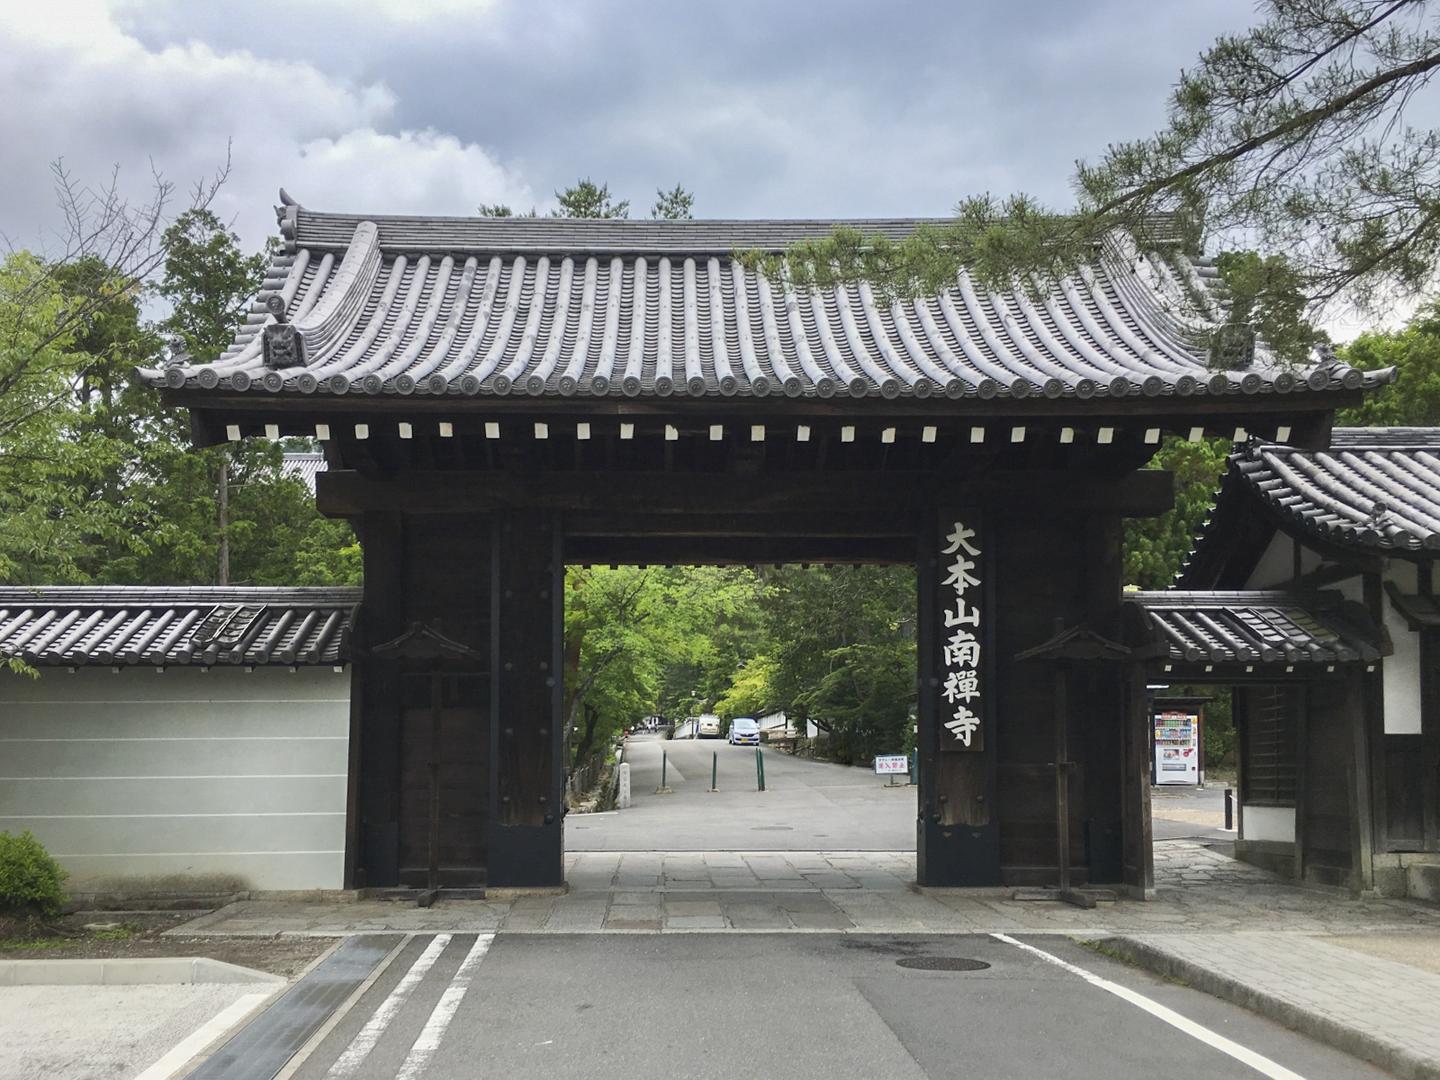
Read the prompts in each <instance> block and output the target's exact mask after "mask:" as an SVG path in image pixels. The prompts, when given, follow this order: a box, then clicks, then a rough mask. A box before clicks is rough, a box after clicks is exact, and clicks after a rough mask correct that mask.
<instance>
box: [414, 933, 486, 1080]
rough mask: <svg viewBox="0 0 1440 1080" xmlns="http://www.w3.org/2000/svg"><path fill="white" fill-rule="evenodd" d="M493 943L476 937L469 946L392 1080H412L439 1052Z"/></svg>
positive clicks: (482, 936)
mask: <svg viewBox="0 0 1440 1080" xmlns="http://www.w3.org/2000/svg"><path fill="white" fill-rule="evenodd" d="M494 940H495V935H494V934H479V935H477V936H476V938H475V944H474V945H472V946H470V951H469V952H468V953H466V954H465V959H464V960H462V961H461V962H460V969H459V970H458V971H456V972H455V977H454V978H453V979H451V980H450V985H449V986H447V987H446V988H445V992H444V993H443V994H441V995H440V1000H439V1001H438V1002H437V1003H436V1005H435V1009H434V1011H433V1012H431V1013H430V1019H429V1020H426V1021H425V1026H424V1028H422V1029H421V1031H420V1034H419V1035H417V1036H416V1037H415V1042H414V1043H413V1044H412V1045H411V1047H410V1053H409V1054H407V1055H406V1057H405V1063H404V1064H403V1065H401V1066H400V1071H399V1072H397V1073H396V1074H395V1080H415V1078H416V1077H418V1076H420V1075H421V1074H422V1073H424V1071H425V1069H426V1067H427V1066H428V1065H429V1064H430V1059H431V1058H432V1057H434V1056H435V1051H436V1050H438V1049H440V1040H441V1039H443V1038H444V1037H445V1029H446V1028H448V1027H449V1026H450V1021H451V1020H453V1019H455V1013H456V1012H457V1011H458V1010H459V1008H460V1003H461V1002H462V1001H464V1000H465V991H467V990H469V989H470V980H471V978H472V977H473V976H474V974H475V969H476V968H477V967H479V966H480V961H481V960H482V959H484V957H485V953H486V952H487V951H488V950H489V948H490V943H491V942H492V941H494Z"/></svg>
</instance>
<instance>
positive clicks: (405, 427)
mask: <svg viewBox="0 0 1440 1080" xmlns="http://www.w3.org/2000/svg"><path fill="white" fill-rule="evenodd" d="M396 427H397V428H398V430H399V432H400V437H401V438H402V439H413V438H414V437H415V428H414V427H413V426H412V425H410V424H408V423H407V422H405V421H404V420H401V421H400V423H399V424H397V425H396Z"/></svg>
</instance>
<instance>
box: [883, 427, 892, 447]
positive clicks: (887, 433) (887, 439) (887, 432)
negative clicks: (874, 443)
mask: <svg viewBox="0 0 1440 1080" xmlns="http://www.w3.org/2000/svg"><path fill="white" fill-rule="evenodd" d="M880 441H881V442H882V443H893V442H894V441H895V429H894V428H893V427H887V428H885V429H884V430H883V431H881V432H880Z"/></svg>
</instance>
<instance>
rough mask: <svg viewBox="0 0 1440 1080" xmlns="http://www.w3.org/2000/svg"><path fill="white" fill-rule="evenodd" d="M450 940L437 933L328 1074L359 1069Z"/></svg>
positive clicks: (448, 936) (336, 1074)
mask: <svg viewBox="0 0 1440 1080" xmlns="http://www.w3.org/2000/svg"><path fill="white" fill-rule="evenodd" d="M449 944H450V935H449V934H436V935H435V938H434V940H433V941H431V942H430V944H429V945H427V946H426V947H425V951H424V952H422V953H421V954H420V955H419V956H417V957H416V958H415V962H414V963H413V964H411V965H410V970H409V971H407V972H405V974H404V976H403V977H401V979H400V981H399V982H398V983H396V984H395V989H393V990H391V991H390V996H389V997H387V998H386V999H385V1000H384V1001H382V1002H381V1003H380V1007H379V1008H378V1009H376V1010H375V1012H374V1013H372V1014H371V1016H370V1019H369V1020H366V1021H365V1026H364V1027H362V1028H361V1029H360V1031H359V1033H358V1034H356V1036H355V1038H354V1039H353V1040H352V1041H351V1043H350V1045H349V1046H347V1047H346V1048H345V1052H344V1053H343V1054H341V1055H340V1056H339V1057H338V1058H336V1059H335V1064H334V1065H331V1066H330V1071H329V1072H328V1073H326V1074H325V1075H326V1076H327V1077H342V1076H353V1075H354V1074H355V1073H356V1072H358V1071H359V1069H360V1066H361V1065H363V1064H364V1063H365V1059H366V1058H367V1057H369V1056H370V1051H371V1050H373V1049H375V1044H376V1043H377V1042H379V1041H380V1036H381V1035H384V1034H385V1029H386V1028H387V1027H389V1026H390V1021H391V1020H393V1019H395V1014H396V1013H397V1012H399V1011H400V1006H402V1005H404V1004H405V1002H406V1001H407V1000H409V998H410V995H411V994H412V993H414V992H415V988H416V987H417V986H419V985H420V980H421V979H423V978H425V976H426V975H427V974H428V973H429V971H430V969H431V968H432V967H434V965H435V961H436V960H438V959H440V954H441V953H443V952H444V951H445V946H447V945H449Z"/></svg>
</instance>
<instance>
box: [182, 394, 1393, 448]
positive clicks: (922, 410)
mask: <svg viewBox="0 0 1440 1080" xmlns="http://www.w3.org/2000/svg"><path fill="white" fill-rule="evenodd" d="M161 393H162V394H163V396H164V400H165V401H166V402H167V403H169V404H171V405H176V406H180V407H183V408H189V409H193V410H199V411H205V412H208V413H212V414H214V415H215V417H216V418H217V419H219V420H220V434H221V435H223V433H224V424H225V423H237V422H246V421H247V420H249V421H253V420H254V419H255V418H258V417H262V416H263V417H264V418H265V419H266V420H268V421H269V422H271V423H274V422H276V421H277V419H280V418H283V417H294V418H296V419H297V420H301V421H302V422H303V419H304V418H307V417H308V418H312V419H311V422H313V418H319V419H320V420H321V421H322V422H324V421H326V420H327V419H329V418H333V417H338V416H346V417H354V418H355V419H359V420H362V421H363V420H364V419H366V418H367V417H375V416H396V415H397V414H399V416H400V418H401V419H405V418H409V417H417V418H418V417H422V416H427V415H429V416H433V417H436V418H437V419H443V420H452V421H457V422H458V421H460V420H461V419H462V418H474V419H479V418H482V417H483V418H488V419H496V418H500V417H504V418H508V421H509V422H512V423H513V422H515V421H521V422H524V423H529V422H530V421H531V420H545V419H557V418H561V417H565V418H573V419H586V418H591V417H613V418H619V417H625V418H627V419H644V418H655V419H666V420H671V421H676V420H678V422H679V423H680V424H683V425H687V426H689V425H703V424H708V423H712V422H713V423H719V422H722V421H728V422H731V423H739V424H747V425H748V424H749V423H752V422H753V423H768V422H775V421H781V422H783V421H784V420H785V419H787V418H800V419H810V420H814V419H817V418H826V417H829V418H833V419H836V420H839V419H844V420H845V421H846V422H847V423H856V424H864V425H867V426H871V425H875V426H878V425H883V424H885V423H887V422H889V421H892V420H896V419H903V418H906V417H910V418H919V417H927V418H935V419H938V420H941V421H943V420H945V419H949V418H963V419H964V420H966V421H967V422H968V421H970V420H976V421H984V422H986V423H991V424H1011V423H1015V424H1029V423H1035V422H1038V421H1046V422H1051V423H1068V424H1073V425H1075V426H1077V427H1080V428H1086V429H1088V428H1093V427H1096V426H1099V425H1101V424H1110V423H1113V422H1115V421H1117V420H1133V418H1135V417H1153V418H1155V419H1156V420H1157V421H1159V422H1160V423H1161V426H1170V427H1173V430H1176V431H1180V430H1184V429H1185V428H1186V427H1188V426H1190V425H1192V424H1204V425H1206V426H1207V427H1209V428H1211V429H1213V430H1215V431H1217V432H1218V431H1221V430H1222V429H1224V428H1225V427H1227V426H1234V425H1235V424H1237V423H1238V425H1239V426H1242V427H1245V428H1247V429H1249V430H1250V431H1251V432H1252V434H1253V433H1257V432H1259V431H1260V430H1262V426H1261V425H1257V424H1254V423H1251V422H1250V421H1253V420H1254V418H1256V417H1260V418H1262V419H1263V420H1264V422H1265V423H1270V422H1272V420H1273V421H1274V422H1278V423H1281V424H1289V425H1291V426H1292V428H1293V427H1297V426H1303V429H1304V436H1305V437H1306V441H1307V443H1308V442H1309V441H1313V440H1316V439H1318V438H1320V437H1321V433H1322V432H1324V430H1325V426H1324V420H1323V419H1322V420H1320V422H1319V423H1307V421H1308V420H1309V419H1310V418H1322V417H1329V416H1330V414H1332V413H1333V412H1334V410H1336V409H1345V408H1353V407H1354V406H1357V405H1359V404H1360V403H1361V402H1362V401H1363V400H1364V398H1365V392H1364V391H1363V390H1333V391H1327V392H1325V393H1323V394H1315V393H1304V394H1293V395H1285V396H1284V397H1276V396H1275V395H1273V394H1235V395H1225V396H1223V397H1209V396H1198V397H1143V396H1142V397H1133V398H1131V397H1126V398H1116V399H1108V398H1107V399H1105V400H1103V401H1102V400H1099V399H1096V400H1094V401H1090V402H1078V403H1077V402H1076V401H1075V400H1073V399H1068V398H1054V399H1050V398H1028V399H1026V400H1025V401H1023V402H1013V401H1001V400H998V399H992V400H988V401H987V400H982V399H980V398H978V397H976V398H959V399H951V398H947V397H943V396H942V397H931V398H909V399H897V400H893V401H876V400H873V399H868V398H866V399H856V398H849V397H837V398H828V399H825V398H788V397H784V396H780V395H776V396H770V397H763V398H757V397H736V398H708V397H707V398H704V399H700V400H695V399H689V398H686V397H683V396H677V397H670V398H645V399H638V398H624V397H615V398H611V397H592V396H581V395H577V396H575V397H569V398H565V397H554V398H549V397H547V398H540V399H537V398H533V397H529V396H527V395H523V394H515V395H505V396H496V395H483V396H476V397H464V396H459V395H452V394H446V395H443V396H439V397H436V396H431V395H409V396H406V395H399V394H397V395H388V394H387V395H381V394H377V395H375V396H373V397H372V396H370V395H354V394H346V395H342V396H335V395H330V394H283V393H282V394H260V393H256V392H253V391H247V392H245V393H235V392H233V391H231V392H225V391H218V390H163V391H161ZM1167 420H1168V421H1169V422H1170V423H1169V424H1168V425H1167V424H1166V421H1167ZM1232 421H1233V423H1232ZM281 422H282V423H283V422H284V421H283V420H281Z"/></svg>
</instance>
